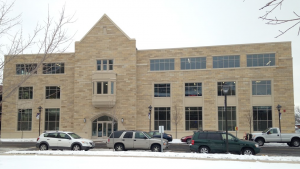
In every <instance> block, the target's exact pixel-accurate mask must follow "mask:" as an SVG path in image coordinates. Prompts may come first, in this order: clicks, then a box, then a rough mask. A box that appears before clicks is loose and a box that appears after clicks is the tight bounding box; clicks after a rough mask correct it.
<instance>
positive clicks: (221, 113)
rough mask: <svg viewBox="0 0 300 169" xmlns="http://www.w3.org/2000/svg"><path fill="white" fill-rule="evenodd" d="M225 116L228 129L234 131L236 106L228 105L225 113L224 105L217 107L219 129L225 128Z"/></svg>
mask: <svg viewBox="0 0 300 169" xmlns="http://www.w3.org/2000/svg"><path fill="white" fill-rule="evenodd" d="M226 116H227V126H228V130H229V131H234V130H235V127H236V107H232V106H228V107H227V113H225V110H224V107H218V126H219V130H226Z"/></svg>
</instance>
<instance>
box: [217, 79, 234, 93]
mask: <svg viewBox="0 0 300 169" xmlns="http://www.w3.org/2000/svg"><path fill="white" fill-rule="evenodd" d="M225 84H227V85H229V91H228V93H227V96H235V93H236V91H235V82H218V96H224V93H223V86H224V85H225Z"/></svg>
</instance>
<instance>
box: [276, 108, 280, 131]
mask: <svg viewBox="0 0 300 169" xmlns="http://www.w3.org/2000/svg"><path fill="white" fill-rule="evenodd" d="M276 108H277V110H278V121H279V130H280V133H281V124H280V114H281V113H280V108H281V106H280V105H279V104H278V105H277V107H276Z"/></svg>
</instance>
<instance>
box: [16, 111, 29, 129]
mask: <svg viewBox="0 0 300 169" xmlns="http://www.w3.org/2000/svg"><path fill="white" fill-rule="evenodd" d="M23 114H29V115H28V116H27V120H22V118H24V117H23V116H25V115H23ZM23 123H24V124H26V123H27V129H21V128H22V127H23ZM31 130H32V109H18V115H17V131H31Z"/></svg>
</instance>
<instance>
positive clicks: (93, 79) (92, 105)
mask: <svg viewBox="0 0 300 169" xmlns="http://www.w3.org/2000/svg"><path fill="white" fill-rule="evenodd" d="M269 53H271V54H275V65H273V66H258V67H247V55H250V54H269ZM232 55H236V56H239V66H237V67H231V68H214V67H213V58H214V57H215V56H232ZM41 57H42V56H40V55H22V56H20V57H18V59H16V60H15V61H14V62H13V63H8V64H7V65H5V69H4V77H5V78H4V83H3V90H4V91H5V90H9V88H10V87H11V86H14V85H15V84H18V83H19V82H20V81H21V79H22V78H23V76H22V75H17V74H16V65H17V64H26V63H33V62H34V61H35V59H37V58H41ZM198 57H204V58H206V64H205V66H206V67H205V69H187V70H182V69H181V62H182V61H181V59H183V58H198ZM157 59H158V60H162V59H174V70H161V71H152V70H151V67H150V66H151V63H150V62H151V60H157ZM97 60H101V61H102V63H103V61H104V60H113V64H112V66H113V69H112V70H106V71H105V70H103V67H101V69H102V70H97ZM44 63H64V67H65V68H64V73H62V74H44V73H43V67H42V66H41V67H39V69H38V70H37V74H34V75H33V76H31V77H30V78H29V79H28V80H26V81H25V82H24V83H22V85H21V87H32V89H33V96H32V99H19V91H18V90H17V91H15V92H14V93H13V94H12V95H11V96H10V97H9V98H6V99H5V100H4V102H3V107H2V109H3V114H2V127H1V128H2V131H1V137H2V138H21V137H23V138H35V137H38V132H39V131H38V130H39V120H37V119H36V114H37V113H38V112H39V110H38V109H37V108H38V107H39V106H42V107H43V110H42V114H41V118H40V120H41V121H40V129H41V131H44V130H45V120H46V119H45V110H46V109H54V108H55V109H59V118H58V119H59V120H58V121H57V122H58V123H59V128H58V129H59V130H63V131H73V132H76V133H77V134H79V135H81V136H82V137H85V138H95V139H96V138H106V137H107V135H108V134H109V133H110V132H111V131H110V130H111V128H112V126H113V125H114V126H115V129H116V130H122V129H127V130H142V131H149V122H150V120H149V118H148V114H149V110H148V107H149V105H151V106H152V107H153V108H152V111H151V130H155V126H156V127H157V126H158V124H159V123H160V122H159V120H158V119H159V118H165V117H158V116H159V113H158V112H156V108H159V107H162V108H168V109H169V110H170V115H169V116H170V117H166V119H164V120H163V122H162V123H168V127H167V126H165V127H166V128H168V129H165V132H166V133H170V134H172V135H173V137H174V138H175V137H176V130H177V138H181V137H182V136H186V135H191V134H192V133H193V131H194V130H195V128H191V127H190V129H189V130H187V122H186V118H187V117H186V112H185V111H186V108H187V107H201V109H202V112H201V113H202V114H201V115H202V117H201V118H202V120H201V122H199V120H198V122H197V123H202V126H201V129H203V130H219V120H220V119H219V116H218V107H219V108H220V107H222V106H224V96H218V85H217V84H218V82H234V83H235V95H233V96H232V95H229V96H228V97H227V104H228V106H229V107H235V109H236V111H235V115H234V116H236V117H235V123H236V126H237V127H238V131H237V134H238V137H240V138H242V137H243V135H244V133H245V132H249V128H250V126H249V122H248V119H247V116H248V115H249V114H253V113H252V112H253V107H257V106H269V107H271V109H270V110H269V111H270V114H269V115H268V116H270V115H271V117H268V119H267V120H269V121H270V123H269V124H268V126H269V127H271V126H273V127H278V126H279V124H278V123H279V116H278V111H277V109H276V106H277V105H278V104H280V105H281V106H282V108H281V112H282V118H281V129H282V132H294V96H293V64H292V54H291V42H274V43H273V42H272V43H256V44H238V45H223V46H204V47H189V48H172V49H154V50H138V49H137V48H136V40H135V39H131V38H129V37H128V36H127V35H126V34H125V33H124V32H123V31H122V30H121V29H120V28H119V27H118V26H117V25H116V24H115V23H114V22H113V21H112V20H111V19H110V18H109V17H108V16H107V15H104V16H103V17H102V18H101V19H100V20H99V21H98V22H97V23H96V24H95V25H94V27H93V28H92V29H91V30H90V31H89V32H88V33H87V34H86V35H85V36H84V37H83V38H82V39H81V40H80V41H79V42H76V43H75V52H74V53H62V54H56V55H53V56H52V57H50V58H49V59H47V60H46V61H45V62H44ZM107 69H109V68H107ZM255 81H270V83H271V85H270V86H271V94H270V95H253V94H252V90H253V89H252V88H253V85H252V83H253V82H255ZM98 82H108V83H107V84H106V83H105V84H103V83H102V87H103V86H104V85H108V88H107V89H108V94H97V92H98V88H99V89H100V87H99V86H98ZM186 83H201V85H202V89H201V90H202V95H201V96H185V94H186V90H185V85H186ZM155 84H169V85H170V92H169V94H170V97H155V91H154V90H155V89H154V86H155ZM47 86H59V87H60V99H46V97H47V96H46V92H45V90H46V88H47ZM102 92H103V91H102ZM23 109H31V111H32V118H31V121H30V120H29V121H30V122H31V123H30V125H31V127H30V130H24V131H22V130H20V129H18V121H19V120H18V111H19V110H23ZM176 112H177V113H178V114H179V117H181V120H179V121H178V124H177V127H176V124H175V120H174V119H175V116H176V115H175V113H176ZM101 117H102V118H101ZM107 117H108V118H107ZM168 118H169V119H168ZM97 119H98V120H97ZM252 119H253V118H252ZM113 120H115V122H114V123H112V121H113ZM260 120H261V122H262V121H263V120H264V119H260ZM262 123H265V122H262ZM252 124H253V122H252ZM176 128H177V129H176ZM188 128H189V127H188ZM197 129H200V128H196V130H197ZM253 130H254V128H253V125H252V131H253ZM99 132H101V133H100V134H99ZM229 132H231V133H233V134H236V132H235V131H229ZM99 136H100V137H99Z"/></svg>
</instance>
